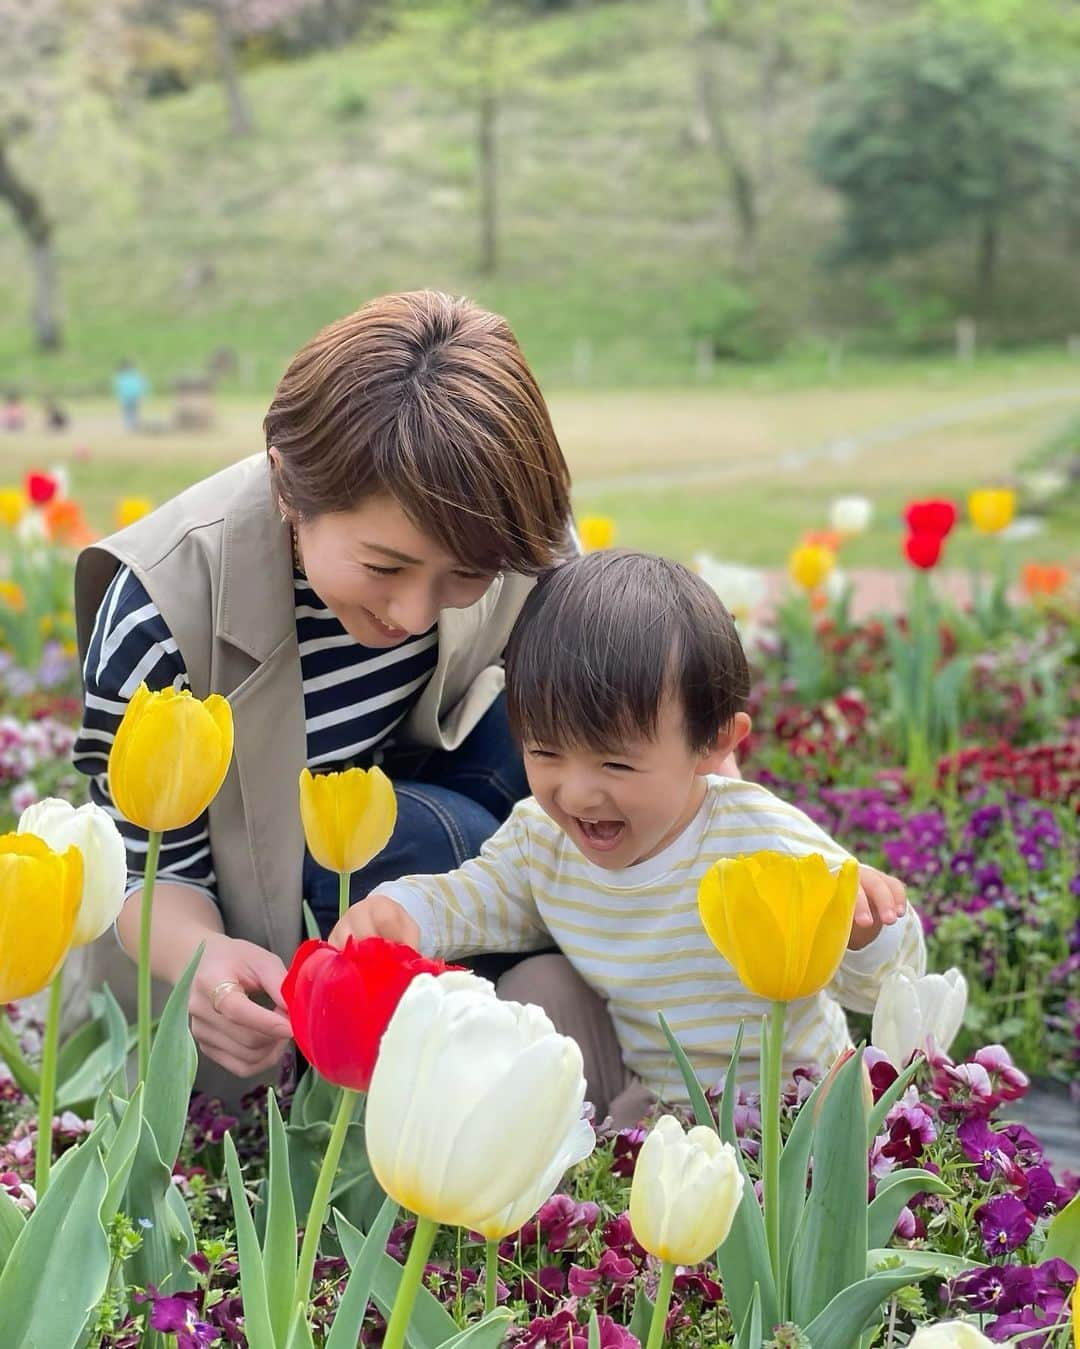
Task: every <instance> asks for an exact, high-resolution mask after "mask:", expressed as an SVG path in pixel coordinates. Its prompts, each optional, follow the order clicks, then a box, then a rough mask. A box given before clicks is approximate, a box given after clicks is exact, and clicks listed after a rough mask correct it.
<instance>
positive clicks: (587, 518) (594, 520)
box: [577, 515, 615, 553]
mask: <svg viewBox="0 0 1080 1349" xmlns="http://www.w3.org/2000/svg"><path fill="white" fill-rule="evenodd" d="M577 531H578V538H579V539H580V540H581V546H582V548H584V550H585V551H586V552H587V553H595V552H598V551H599V550H600V549H601V548H610V547H611V545H612V544H613V543H614V542H615V521H614V520H612V518H611V517H610V516H609V515H583V516H582V517H581V519H580V520H579V521H578V522H577Z"/></svg>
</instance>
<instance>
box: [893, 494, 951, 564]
mask: <svg viewBox="0 0 1080 1349" xmlns="http://www.w3.org/2000/svg"><path fill="white" fill-rule="evenodd" d="M904 519H905V520H906V521H907V526H908V529H910V530H911V532H912V534H929V535H931V536H933V537H934V538H938V539H944V538H946V537H947V536H948V534H949V532H950V530H951V529H952V527H953V525H955V524H956V506H955V505H954V504H953V503H952V502H951V501H912V502H910V503H909V504H908V507H907V510H905V511H904ZM909 556H910V554H909ZM912 560H914V559H912ZM934 561H935V562H936V561H937V558H935V559H934ZM915 565H916V566H917V567H921V566H924V565H926V564H924V563H922V562H916V563H915ZM929 565H930V566H933V565H934V563H933V562H931V563H930V564H929Z"/></svg>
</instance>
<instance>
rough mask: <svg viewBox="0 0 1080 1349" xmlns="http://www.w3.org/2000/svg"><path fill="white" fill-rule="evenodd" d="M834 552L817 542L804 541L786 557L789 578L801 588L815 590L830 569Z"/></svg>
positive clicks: (833, 562) (834, 557)
mask: <svg viewBox="0 0 1080 1349" xmlns="http://www.w3.org/2000/svg"><path fill="white" fill-rule="evenodd" d="M835 563H836V554H835V553H834V552H832V550H831V549H829V548H822V547H821V545H820V544H817V543H804V544H802V545H801V547H799V548H796V549H795V551H794V552H793V553H792V554H791V556H790V557H789V558H788V572H789V573H790V575H791V579H792V580H793V581H794V582H795V584H796V585H797V586H802V588H803V590H816V589H817V588H818V586H819V585H821V583H822V581H824V579H825V578H826V576H828V574H829V572H831V571H832V569H833V566H834V565H835Z"/></svg>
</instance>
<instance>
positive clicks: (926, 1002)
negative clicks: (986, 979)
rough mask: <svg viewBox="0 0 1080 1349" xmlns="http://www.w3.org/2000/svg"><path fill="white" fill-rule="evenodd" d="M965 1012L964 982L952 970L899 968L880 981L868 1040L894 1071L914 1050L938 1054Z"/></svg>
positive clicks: (953, 1033) (952, 1035)
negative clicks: (918, 971)
mask: <svg viewBox="0 0 1080 1349" xmlns="http://www.w3.org/2000/svg"><path fill="white" fill-rule="evenodd" d="M966 1007H967V980H966V979H965V978H964V976H963V975H962V974H961V973H960V971H959V970H958V969H955V968H954V969H949V970H946V971H945V973H944V974H924V975H923V976H922V977H921V978H920V977H919V976H918V975H916V973H915V971H914V970H911V969H908V968H907V967H906V966H902V967H901V968H900V969H896V970H890V971H889V973H888V974H887V975H886V976H885V978H884V979H883V980H882V981H881V989H880V991H879V993H878V1000H877V1005H876V1006H875V1007H874V1020H873V1026H872V1029H871V1032H870V1039H871V1041H872V1043H873V1044H875V1045H876V1046H877V1047H878V1049H880V1050H882V1051H883V1052H884V1053H886V1054H888V1056H889V1058H890V1059H891V1060H892V1062H893V1064H895V1066H896V1067H897V1068H901V1067H903V1065H904V1064H905V1063H907V1061H908V1060H909V1059H910V1058H911V1056H912V1054H914V1053H915V1052H916V1051H921V1052H922V1053H924V1054H927V1055H932V1054H933V1053H934V1051H935V1050H938V1051H940V1052H941V1053H942V1054H944V1053H946V1052H947V1051H948V1048H949V1046H950V1045H951V1044H952V1042H953V1040H954V1039H955V1038H956V1033H957V1031H959V1029H960V1027H961V1025H962V1024H963V1021H964V1010H965V1008H966Z"/></svg>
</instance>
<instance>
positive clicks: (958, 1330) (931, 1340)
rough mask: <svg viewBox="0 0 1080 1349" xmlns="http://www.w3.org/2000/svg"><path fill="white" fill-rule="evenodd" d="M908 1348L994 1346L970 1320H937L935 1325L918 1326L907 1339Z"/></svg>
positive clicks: (988, 1348) (991, 1348)
mask: <svg viewBox="0 0 1080 1349" xmlns="http://www.w3.org/2000/svg"><path fill="white" fill-rule="evenodd" d="M908 1349H994V1346H993V1344H992V1343H991V1341H990V1340H988V1339H987V1338H986V1336H985V1335H984V1334H983V1333H982V1331H981V1330H979V1329H978V1328H977V1327H976V1326H973V1325H972V1324H971V1323H970V1321H939V1322H938V1324H937V1325H936V1326H920V1327H919V1329H918V1330H917V1331H916V1332H915V1334H914V1335H913V1336H912V1337H911V1339H910V1340H909V1341H908Z"/></svg>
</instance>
